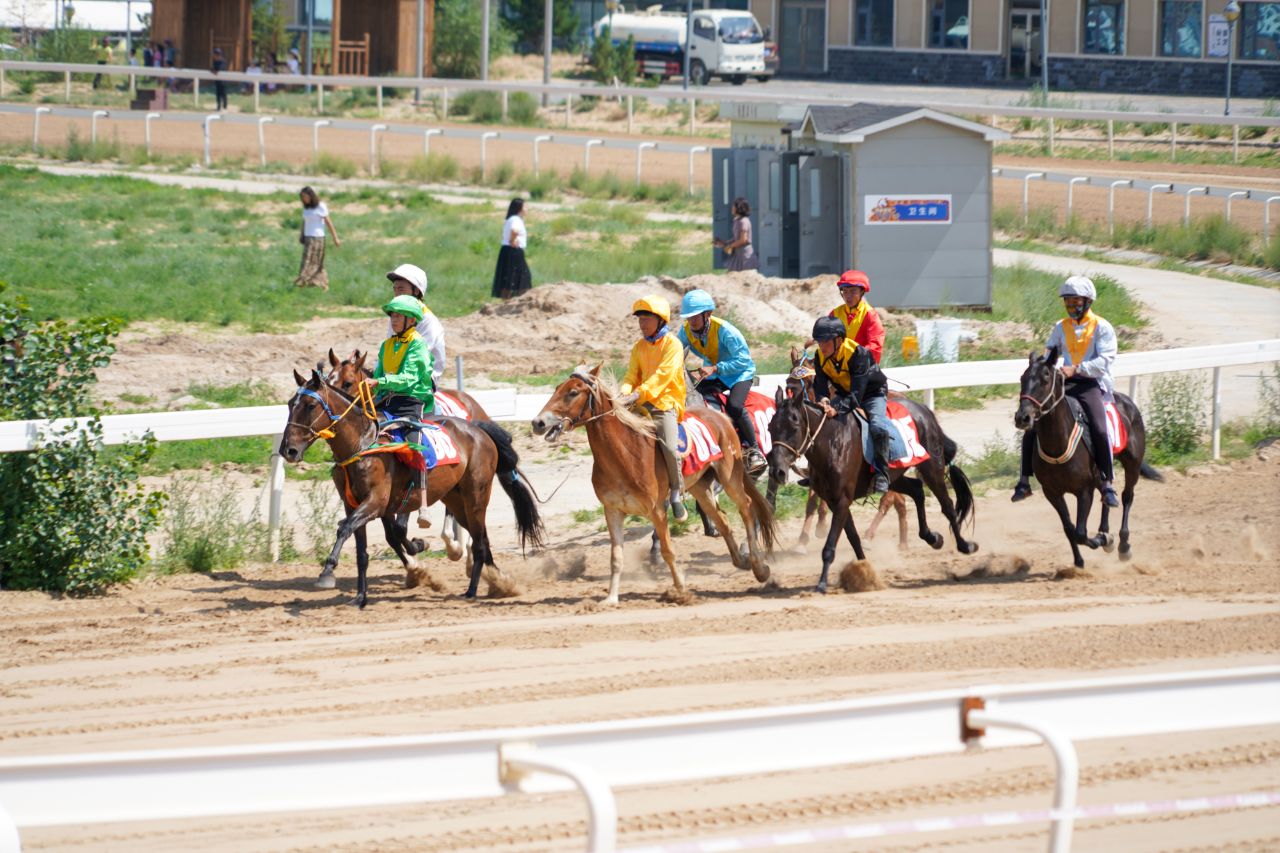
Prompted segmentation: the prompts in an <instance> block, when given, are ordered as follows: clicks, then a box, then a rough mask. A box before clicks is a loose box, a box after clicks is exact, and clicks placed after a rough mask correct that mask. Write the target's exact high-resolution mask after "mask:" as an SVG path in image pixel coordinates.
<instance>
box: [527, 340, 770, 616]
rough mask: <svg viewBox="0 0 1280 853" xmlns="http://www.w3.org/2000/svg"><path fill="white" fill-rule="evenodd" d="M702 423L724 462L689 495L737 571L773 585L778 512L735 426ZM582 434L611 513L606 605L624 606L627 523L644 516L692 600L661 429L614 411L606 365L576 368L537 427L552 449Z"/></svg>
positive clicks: (704, 474)
mask: <svg viewBox="0 0 1280 853" xmlns="http://www.w3.org/2000/svg"><path fill="white" fill-rule="evenodd" d="M698 417H699V418H700V419H701V420H702V421H703V422H704V423H705V424H706V425H707V427H708V428H709V429H710V430H711V432H712V435H713V437H714V438H715V440H716V443H717V444H719V445H720V448H721V450H723V451H724V455H723V456H722V457H721V458H720V459H717V460H715V461H714V462H712V463H711V464H709V465H707V466H706V467H705V468H703V469H702V470H701V471H699V472H698V473H696V474H694V475H692V476H691V477H686V478H685V481H684V487H685V488H686V489H688V490H689V491H690V492H691V493H692V494H693V496H694V499H695V500H697V502H698V506H699V507H701V508H702V511H703V512H705V513H706V514H707V515H708V516H710V518H711V520H712V521H713V522H714V523H715V526H716V529H717V530H719V532H720V535H721V536H722V537H723V538H724V541H725V544H726V545H727V546H728V547H729V557H730V559H732V560H733V564H734V565H735V566H737V567H738V568H740V569H743V568H750V569H751V571H752V573H753V574H754V575H755V578H756V580H758V581H760V582H761V583H764V582H765V581H767V580H768V579H769V566H768V564H766V563H765V561H764V556H763V555H762V554H761V551H760V548H759V546H758V545H757V542H756V536H757V534H759V535H760V537H761V538H762V539H763V541H764V549H765V552H766V553H771V552H772V551H773V542H774V522H773V510H772V509H771V508H770V506H769V502H768V501H766V500H765V499H764V496H763V495H761V494H760V492H759V491H758V490H757V489H756V487H755V484H754V483H753V482H752V481H751V478H750V477H748V476H747V474H746V466H745V464H744V463H743V460H742V445H741V443H740V442H739V441H738V434H737V433H736V432H735V431H734V429H733V424H732V423H730V422H729V419H728V418H727V417H726V416H724V415H722V414H721V413H719V412H716V411H713V410H711V409H701V410H699V411H698ZM578 426H583V427H585V428H586V432H587V441H588V442H589V443H590V445H591V455H592V468H591V485H592V486H593V487H595V491H596V497H598V498H599V499H600V503H601V504H602V505H603V506H604V516H605V521H606V522H607V523H608V525H609V541H610V543H611V545H612V550H611V552H610V555H609V569H610V578H609V595H608V597H607V598H605V600H604V603H605V604H617V603H618V587H619V584H620V582H621V580H622V556H623V555H622V545H623V521H624V520H625V519H626V517H627V515H639V516H643V517H645V518H647V519H649V520H650V521H651V522H653V530H654V533H655V534H656V535H657V536H658V540H659V543H660V547H661V551H662V558H663V559H664V560H665V561H666V563H667V568H668V569H670V570H671V581H672V584H673V585H674V586H675V593H676V595H677V596H684V595H685V594H686V593H685V584H684V572H683V571H682V570H681V569H680V568H678V567H677V566H676V561H675V554H674V552H673V551H672V550H671V535H670V532H669V531H668V529H667V495H668V493H669V491H670V489H669V487H668V484H667V468H666V465H664V464H663V462H662V459H661V457H660V453H659V450H658V442H657V439H656V438H654V430H653V425H652V423H651V422H650V421H649V419H648V418H645V417H642V416H638V415H637V414H635V413H633V412H631V411H629V410H627V409H624V408H622V407H619V406H616V405H615V404H614V402H613V394H612V393H611V391H610V390H609V389H607V388H605V387H604V382H603V381H602V380H601V379H600V365H596V366H595V368H593V369H592V370H590V371H588V370H587V369H586V366H585V365H583V366H580V367H578V368H576V369H575V370H574V371H573V373H572V374H571V375H570V376H569V378H568V379H566V380H565V381H564V382H561V383H560V384H559V385H558V386H557V387H556V390H555V392H554V393H553V394H552V395H551V399H550V400H549V401H548V402H547V404H546V405H545V406H543V407H542V411H541V412H539V413H538V416H537V417H535V418H534V419H533V431H534V433H535V434H537V435H541V436H544V437H545V438H546V440H547V441H554V440H555V439H556V438H557V437H559V436H560V434H561V433H563V432H565V431H567V430H571V429H573V428H574V427H578ZM713 482H718V483H719V484H720V486H721V488H723V489H724V491H725V494H727V495H728V496H729V499H730V500H732V501H733V503H734V504H735V505H736V506H737V507H738V512H739V513H740V514H741V516H742V522H743V525H744V526H745V528H746V533H745V535H746V539H747V549H748V556H746V557H745V558H744V557H743V555H742V554H741V553H740V552H739V550H738V546H737V543H736V542H735V541H734V537H733V533H732V532H731V531H730V530H729V521H728V519H726V518H725V516H724V513H722V512H721V511H720V508H719V506H717V505H716V501H715V498H714V497H712V495H711V484H712V483H713Z"/></svg>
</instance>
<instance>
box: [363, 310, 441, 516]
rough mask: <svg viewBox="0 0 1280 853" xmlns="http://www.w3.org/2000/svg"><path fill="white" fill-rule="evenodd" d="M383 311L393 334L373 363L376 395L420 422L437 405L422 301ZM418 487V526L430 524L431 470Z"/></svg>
mask: <svg viewBox="0 0 1280 853" xmlns="http://www.w3.org/2000/svg"><path fill="white" fill-rule="evenodd" d="M382 310H383V312H384V313H386V315H387V316H388V317H390V318H391V330H392V334H391V336H390V337H388V338H387V339H386V340H385V341H383V342H382V347H381V349H379V350H378V362H377V364H375V365H374V366H373V378H372V379H366V380H365V384H366V385H368V386H369V390H371V391H372V392H373V393H374V395H375V396H376V397H378V398H379V399H378V408H379V409H380V410H382V411H385V412H386V413H387V414H388V415H390V416H391V417H392V418H407V419H410V420H413V421H418V422H420V421H421V420H422V413H423V410H424V409H425V410H426V411H431V410H432V409H434V408H435V405H436V404H435V391H434V388H433V383H432V381H431V351H430V350H428V349H427V347H426V344H425V343H423V341H422V337H421V336H420V335H419V334H418V331H417V328H416V327H417V325H418V323H420V322H421V321H422V303H421V302H419V301H418V300H417V299H415V298H413V297H412V296H408V295H405V296H397V297H396V298H395V299H392V300H391V301H390V302H388V303H387V304H386V305H383V306H382ZM405 439H406V440H407V441H408V442H410V443H411V444H421V443H422V431H421V430H417V429H412V428H409V429H406V430H405ZM418 488H420V489H421V490H422V503H421V504H420V505H419V506H418V526H419V527H430V526H431V522H430V521H429V520H427V471H426V468H423V470H422V471H421V472H419V478H418Z"/></svg>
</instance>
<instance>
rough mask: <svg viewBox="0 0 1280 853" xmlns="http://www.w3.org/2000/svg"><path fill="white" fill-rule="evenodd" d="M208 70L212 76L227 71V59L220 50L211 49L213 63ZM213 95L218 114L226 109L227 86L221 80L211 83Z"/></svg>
mask: <svg viewBox="0 0 1280 853" xmlns="http://www.w3.org/2000/svg"><path fill="white" fill-rule="evenodd" d="M209 70H210V71H212V72H213V73H214V74H217V73H219V72H220V71H226V70H227V58H226V56H225V55H224V54H223V52H222V48H220V47H215V48H214V49H213V62H212V63H210V65H209ZM213 93H214V95H215V96H216V97H217V100H218V112H222V111H223V110H225V109H226V108H227V84H226V83H225V82H223V80H222V79H221V78H217V79H215V80H214V81H213Z"/></svg>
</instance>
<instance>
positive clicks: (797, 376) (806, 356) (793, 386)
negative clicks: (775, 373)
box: [786, 346, 816, 402]
mask: <svg viewBox="0 0 1280 853" xmlns="http://www.w3.org/2000/svg"><path fill="white" fill-rule="evenodd" d="M813 374H814V369H813V353H812V352H810V351H809V350H807V349H803V348H801V347H796V346H793V347H791V372H790V373H789V374H787V384H786V389H787V396H788V397H796V396H799V397H803V398H804V399H806V400H810V401H813V402H816V400H814V398H813Z"/></svg>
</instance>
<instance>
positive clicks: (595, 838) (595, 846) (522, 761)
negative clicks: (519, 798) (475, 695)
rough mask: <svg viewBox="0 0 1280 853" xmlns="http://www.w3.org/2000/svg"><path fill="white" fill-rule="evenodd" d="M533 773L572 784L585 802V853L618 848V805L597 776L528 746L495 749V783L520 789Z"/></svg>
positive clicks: (518, 744)
mask: <svg viewBox="0 0 1280 853" xmlns="http://www.w3.org/2000/svg"><path fill="white" fill-rule="evenodd" d="M532 773H550V774H552V775H554V776H563V777H565V778H566V779H568V780H570V781H571V782H573V784H574V785H576V786H577V788H578V790H579V791H580V792H582V795H583V796H584V797H585V798H586V800H587V814H588V817H587V850H588V851H589V853H613V851H614V850H616V849H617V846H618V803H617V800H615V799H614V796H613V790H612V789H610V787H609V784H608V783H607V782H606V781H605V780H604V778H603V777H602V776H601V775H600V773H599V772H597V771H596V770H593V769H592V768H590V767H588V766H587V765H585V764H581V763H579V762H577V761H566V760H564V759H556V758H552V757H550V756H545V755H542V756H540V755H538V751H537V748H536V747H534V746H533V745H532V744H527V743H504V744H500V745H499V746H498V780H499V781H500V782H502V784H503V785H506V786H509V787H515V788H516V789H519V786H520V782H521V780H523V779H524V778H525V777H526V776H528V775H530V774H532Z"/></svg>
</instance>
